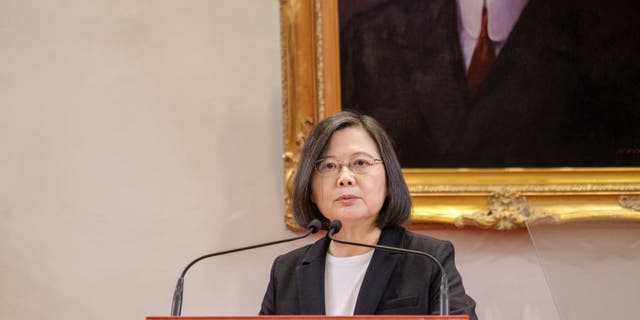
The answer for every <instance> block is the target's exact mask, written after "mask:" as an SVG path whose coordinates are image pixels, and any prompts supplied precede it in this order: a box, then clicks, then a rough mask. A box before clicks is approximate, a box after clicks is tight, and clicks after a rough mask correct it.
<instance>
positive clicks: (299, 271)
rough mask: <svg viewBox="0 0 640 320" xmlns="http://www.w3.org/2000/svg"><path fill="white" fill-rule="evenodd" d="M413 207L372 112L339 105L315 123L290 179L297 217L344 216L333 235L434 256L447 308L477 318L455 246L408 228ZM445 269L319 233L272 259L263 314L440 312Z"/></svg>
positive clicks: (301, 219)
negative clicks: (312, 240) (348, 109)
mask: <svg viewBox="0 0 640 320" xmlns="http://www.w3.org/2000/svg"><path fill="white" fill-rule="evenodd" d="M410 211H411V197H410V195H409V190H408V188H407V185H406V183H405V181H404V178H403V176H402V171H401V168H400V164H399V162H398V159H397V157H396V154H395V151H394V149H393V146H392V142H391V140H390V138H389V137H388V136H387V134H386V133H385V132H384V130H383V129H382V127H381V126H380V125H379V124H378V122H377V121H376V120H374V119H373V118H371V117H369V116H365V115H359V114H355V113H351V112H340V113H337V114H334V115H332V116H330V117H328V118H326V119H325V120H323V121H321V122H320V123H319V124H318V125H317V126H316V127H315V128H314V130H313V131H312V132H311V133H310V135H309V137H308V138H307V139H306V141H305V145H304V149H303V151H302V155H301V158H300V162H299V166H298V170H297V172H296V176H295V181H294V191H293V216H294V218H295V219H296V221H297V223H298V224H299V225H302V226H305V225H308V224H309V222H311V221H312V220H313V219H319V220H321V221H323V222H325V223H329V222H330V221H335V220H340V221H341V223H342V228H340V231H339V232H337V233H335V235H334V237H335V238H336V239H338V240H342V241H350V242H356V243H363V244H367V245H382V246H388V247H396V248H403V249H409V250H415V251H421V252H425V253H427V254H430V255H432V256H433V257H435V258H436V259H437V260H438V261H439V262H440V264H441V265H442V266H443V268H444V270H445V273H446V275H447V277H448V288H449V290H448V291H449V305H450V314H467V315H469V317H470V319H477V316H476V314H475V302H474V301H473V299H472V298H471V297H469V296H468V295H467V294H466V293H465V289H464V286H463V284H462V279H461V277H460V274H459V273H458V270H457V269H456V266H455V258H454V257H455V253H454V248H453V245H452V244H451V242H449V241H444V240H439V239H435V238H432V237H429V236H426V235H421V234H416V233H413V232H410V231H408V230H406V229H404V228H403V227H402V224H403V223H404V222H406V221H407V219H408V218H409V215H410ZM441 275H442V272H441V270H440V268H439V266H438V265H437V264H436V263H434V261H432V260H430V259H427V258H426V257H424V256H419V255H413V254H403V253H399V252H392V251H388V250H379V249H372V248H369V247H363V246H354V245H348V244H341V243H337V242H336V241H331V240H330V239H329V238H328V237H323V238H322V239H320V240H318V241H317V242H315V243H313V244H311V245H307V246H304V247H302V248H299V249H296V250H293V251H291V252H289V253H286V254H284V255H281V256H279V257H277V258H276V259H275V261H274V263H273V266H272V269H271V277H270V281H269V285H268V287H267V291H266V293H265V295H264V299H263V302H262V307H261V310H260V314H261V315H278V314H280V315H373V314H395V315H427V314H439V313H440V310H439V309H440V308H439V306H440V301H439V297H440V282H441Z"/></svg>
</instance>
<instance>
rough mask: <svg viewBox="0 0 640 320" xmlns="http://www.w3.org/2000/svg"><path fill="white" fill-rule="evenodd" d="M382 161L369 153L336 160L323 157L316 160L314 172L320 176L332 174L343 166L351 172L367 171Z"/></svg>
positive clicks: (360, 172) (336, 172)
mask: <svg viewBox="0 0 640 320" xmlns="http://www.w3.org/2000/svg"><path fill="white" fill-rule="evenodd" d="M379 163H382V160H381V159H375V158H373V157H371V156H369V155H363V154H361V155H357V156H356V157H353V158H351V160H344V161H338V160H336V159H335V158H331V157H329V158H324V159H320V160H318V161H316V164H315V169H316V172H317V173H318V174H319V175H321V176H332V175H336V174H338V172H340V170H342V167H343V166H346V167H347V168H349V170H350V171H351V172H353V173H358V174H362V173H367V172H369V170H370V169H371V168H372V167H373V166H375V165H376V164H379Z"/></svg>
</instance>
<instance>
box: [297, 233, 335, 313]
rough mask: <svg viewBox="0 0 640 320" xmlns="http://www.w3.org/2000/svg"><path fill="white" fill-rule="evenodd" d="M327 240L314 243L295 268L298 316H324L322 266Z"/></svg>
mask: <svg viewBox="0 0 640 320" xmlns="http://www.w3.org/2000/svg"><path fill="white" fill-rule="evenodd" d="M328 246H329V239H328V238H326V237H324V238H322V239H320V240H318V241H316V242H315V243H314V244H313V245H312V246H311V248H310V249H309V251H308V252H307V254H305V256H304V257H303V259H302V262H301V263H300V265H298V267H297V268H296V285H297V288H298V305H299V306H300V314H325V305H324V264H325V260H326V254H327V248H328Z"/></svg>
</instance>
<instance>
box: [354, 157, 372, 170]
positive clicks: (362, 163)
mask: <svg viewBox="0 0 640 320" xmlns="http://www.w3.org/2000/svg"><path fill="white" fill-rule="evenodd" d="M367 165H369V162H367V160H364V159H356V160H354V161H353V166H354V167H357V168H362V167H366V166H367Z"/></svg>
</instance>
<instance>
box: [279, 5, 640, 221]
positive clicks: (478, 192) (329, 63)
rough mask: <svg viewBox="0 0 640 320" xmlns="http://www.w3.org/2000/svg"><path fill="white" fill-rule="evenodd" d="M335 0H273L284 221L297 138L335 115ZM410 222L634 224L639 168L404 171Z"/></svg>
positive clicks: (639, 209)
mask: <svg viewBox="0 0 640 320" xmlns="http://www.w3.org/2000/svg"><path fill="white" fill-rule="evenodd" d="M337 8H338V3H337V0H281V1H280V17H281V18H280V19H281V39H282V40H281V41H282V72H283V84H282V86H283V127H284V128H283V136H284V146H285V152H284V155H283V158H284V173H285V208H286V213H285V221H286V224H287V225H288V226H289V227H291V228H294V229H295V228H296V227H297V226H296V224H295V222H294V221H293V219H292V215H291V205H290V195H291V191H292V190H291V188H292V185H293V177H294V175H295V170H296V166H297V161H298V157H299V155H300V152H301V147H302V143H303V141H304V138H305V136H306V135H307V134H308V132H309V131H310V130H311V128H313V126H314V125H315V124H317V123H318V121H320V120H321V119H323V118H324V117H326V116H327V115H330V114H332V113H335V112H338V111H339V110H340V108H341V107H340V74H339V69H340V68H339V41H338V14H337V11H338V9H337ZM403 171H404V175H405V179H406V181H407V184H408V185H409V190H410V192H411V195H412V200H413V212H412V217H411V223H412V224H432V223H436V224H453V225H455V226H457V227H466V226H475V227H480V228H486V229H499V230H509V229H514V228H519V227H522V226H523V225H524V222H525V219H526V220H527V221H528V223H539V222H547V223H564V222H571V221H585V220H590V221H591V220H612V219H618V220H629V221H640V167H635V168H554V169H527V168H503V169H427V168H424V169H422V168H421V169H405V170H403Z"/></svg>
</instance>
